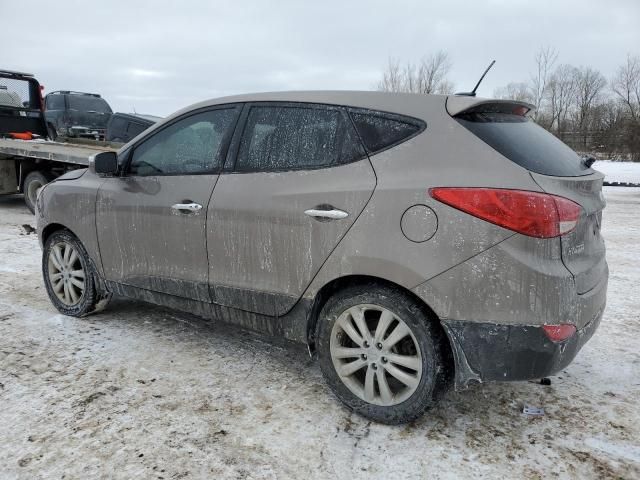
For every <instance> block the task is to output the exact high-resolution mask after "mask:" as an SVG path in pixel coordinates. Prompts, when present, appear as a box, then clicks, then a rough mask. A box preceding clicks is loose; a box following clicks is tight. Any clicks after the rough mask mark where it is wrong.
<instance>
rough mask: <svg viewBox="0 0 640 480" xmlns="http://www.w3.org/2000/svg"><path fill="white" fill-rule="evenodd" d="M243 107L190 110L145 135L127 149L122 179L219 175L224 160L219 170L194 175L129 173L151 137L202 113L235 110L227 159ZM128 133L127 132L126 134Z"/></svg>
mask: <svg viewBox="0 0 640 480" xmlns="http://www.w3.org/2000/svg"><path fill="white" fill-rule="evenodd" d="M241 107H242V104H241V103H225V104H221V105H213V106H208V107H202V108H198V109H195V110H190V111H189V112H185V113H184V114H182V115H180V116H178V117H176V118H174V119H172V120H171V121H169V122H167V123H166V124H165V125H162V126H161V127H159V128H158V129H157V130H153V131H152V132H149V133H148V134H147V135H145V136H144V137H143V138H141V139H140V140H139V141H138V142H136V143H135V144H134V145H132V146H131V147H130V148H129V149H127V152H126V153H127V158H126V159H125V161H124V162H123V168H122V173H121V174H120V176H121V177H127V178H132V177H186V176H192V175H219V174H220V173H221V172H222V169H223V167H224V160H223V165H222V166H220V167H218V168H212V169H209V170H205V171H202V172H192V173H187V172H179V173H157V174H155V175H133V174H131V173H130V172H129V169H130V167H131V162H132V161H133V154H134V152H135V151H136V149H137V148H138V147H139V146H140V145H141V144H143V143H144V142H146V141H147V140H148V139H150V138H151V137H153V136H154V135H156V134H158V133H160V132H162V131H163V130H165V129H167V128H169V127H170V126H172V125H174V124H176V123H178V122H180V121H182V120H184V119H186V118H189V117H192V116H194V115H198V114H201V113H206V112H213V111H217V110H235V118H234V119H233V120H232V121H231V125H230V127H229V132H227V133H226V134H225V137H224V139H223V140H222V151H221V157H222V158H223V159H226V156H227V152H228V149H229V144H230V143H231V137H232V135H233V133H234V132H235V127H236V125H237V123H238V118H239V116H240V113H241ZM125 133H126V132H125Z"/></svg>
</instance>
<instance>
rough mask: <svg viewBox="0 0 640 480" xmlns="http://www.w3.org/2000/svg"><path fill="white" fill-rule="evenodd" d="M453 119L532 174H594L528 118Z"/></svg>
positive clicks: (486, 115)
mask: <svg viewBox="0 0 640 480" xmlns="http://www.w3.org/2000/svg"><path fill="white" fill-rule="evenodd" d="M455 118H456V120H457V121H458V122H459V123H460V124H461V125H462V126H464V127H465V128H466V129H468V130H469V131H471V132H472V133H473V134H474V135H476V136H477V137H478V138H480V139H481V140H482V141H484V142H485V143H487V144H489V145H490V146H491V147H493V148H494V149H496V150H497V151H498V152H500V153H501V154H502V155H504V156H505V157H507V158H508V159H509V160H511V161H512V162H515V163H517V164H518V165H520V166H521V167H524V168H526V169H527V170H530V171H532V172H535V173H540V174H542V175H553V176H558V177H577V176H580V175H588V174H590V173H593V170H591V169H590V168H587V167H585V165H584V164H583V163H582V159H581V158H580V157H579V156H578V154H577V153H576V152H574V151H573V150H572V149H571V148H569V147H568V146H567V145H565V144H564V143H563V142H562V141H560V140H558V139H557V138H556V137H555V136H553V135H552V134H551V133H549V132H547V131H546V130H545V129H544V128H542V127H540V126H539V125H537V124H536V123H534V122H533V121H532V120H530V119H528V118H527V117H523V116H521V115H513V114H509V113H494V112H490V113H489V112H486V113H485V112H473V113H465V114H462V115H458V116H456V117H455Z"/></svg>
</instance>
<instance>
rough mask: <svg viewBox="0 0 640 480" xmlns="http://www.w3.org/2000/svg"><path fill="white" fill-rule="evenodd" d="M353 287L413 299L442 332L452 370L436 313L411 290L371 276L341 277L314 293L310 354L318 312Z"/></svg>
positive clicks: (450, 353)
mask: <svg viewBox="0 0 640 480" xmlns="http://www.w3.org/2000/svg"><path fill="white" fill-rule="evenodd" d="M354 285H372V286H386V287H390V288H392V289H394V290H398V291H400V292H402V293H403V294H405V295H407V296H408V297H409V298H411V299H413V300H414V301H415V302H416V304H417V305H420V307H421V308H423V309H424V312H425V313H426V314H427V317H428V318H429V319H430V320H431V322H432V323H433V324H434V325H435V326H436V327H437V328H438V329H439V330H441V332H442V336H441V338H442V339H446V340H443V342H444V347H445V348H446V350H447V352H448V355H447V357H448V358H450V359H451V362H450V365H451V368H454V364H453V349H452V345H451V343H450V342H451V340H450V339H449V336H448V335H447V333H446V330H445V329H444V327H443V326H442V324H441V323H440V318H439V317H438V315H437V314H436V312H435V311H434V310H433V309H432V308H431V307H430V306H429V305H428V304H427V303H426V302H425V301H424V300H423V299H422V298H420V297H419V296H418V295H416V294H415V293H414V292H412V291H411V290H409V289H407V288H405V287H403V286H402V285H399V284H397V283H395V282H392V281H390V280H387V279H384V278H381V277H375V276H371V275H346V276H342V277H338V278H335V279H333V280H331V281H330V282H328V283H326V284H325V285H324V286H323V287H322V288H320V290H318V292H317V293H316V295H315V297H314V299H313V303H312V306H311V309H310V311H309V315H308V318H307V337H306V340H307V346H308V348H309V351H310V352H311V353H314V352H315V332H316V327H317V325H318V320H319V319H320V311H321V310H322V307H323V306H324V305H325V303H326V302H327V300H328V299H329V298H330V297H331V295H333V294H334V293H335V292H337V291H339V290H342V289H344V288H347V287H351V286H354Z"/></svg>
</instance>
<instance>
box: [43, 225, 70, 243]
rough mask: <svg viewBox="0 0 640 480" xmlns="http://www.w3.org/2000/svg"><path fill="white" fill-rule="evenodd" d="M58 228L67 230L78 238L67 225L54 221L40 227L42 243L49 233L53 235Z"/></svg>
mask: <svg viewBox="0 0 640 480" xmlns="http://www.w3.org/2000/svg"><path fill="white" fill-rule="evenodd" d="M59 230H67V231H68V232H69V233H71V234H72V235H73V236H74V237H76V238H78V236H77V235H76V234H75V233H74V232H73V231H72V230H71V229H70V228H69V227H67V226H65V225H62V224H61V223H55V222H54V223H50V224H49V225H47V226H46V227H44V228H43V229H42V233H41V234H40V237H41V239H42V245H44V244H45V242H46V241H47V239H48V238H49V237H50V236H51V235H53V234H54V233H55V232H57V231H59Z"/></svg>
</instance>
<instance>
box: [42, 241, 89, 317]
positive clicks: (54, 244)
mask: <svg viewBox="0 0 640 480" xmlns="http://www.w3.org/2000/svg"><path fill="white" fill-rule="evenodd" d="M42 275H43V277H44V284H45V287H46V289H47V294H48V295H49V299H50V300H51V303H53V306H54V307H56V309H58V311H59V312H60V313H62V314H64V315H70V316H72V317H81V316H83V315H86V314H88V313H91V312H93V311H94V310H95V307H96V301H97V300H98V294H97V291H96V285H95V281H94V276H93V268H92V266H91V260H90V259H89V255H88V254H87V251H86V250H85V248H84V246H83V245H82V243H81V242H80V240H78V239H77V238H76V237H75V236H74V235H73V234H72V233H71V232H69V231H68V230H58V231H57V232H54V233H52V234H51V236H50V237H49V238H47V240H46V242H45V243H44V248H43V251H42Z"/></svg>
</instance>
